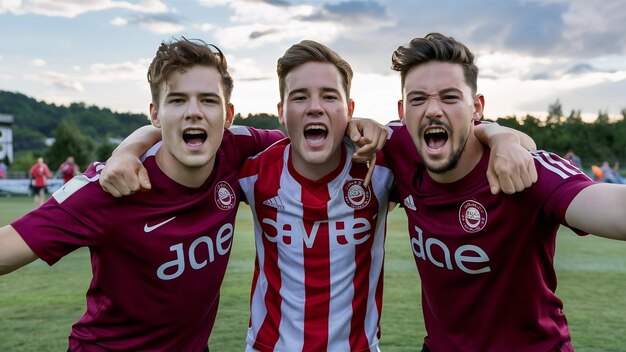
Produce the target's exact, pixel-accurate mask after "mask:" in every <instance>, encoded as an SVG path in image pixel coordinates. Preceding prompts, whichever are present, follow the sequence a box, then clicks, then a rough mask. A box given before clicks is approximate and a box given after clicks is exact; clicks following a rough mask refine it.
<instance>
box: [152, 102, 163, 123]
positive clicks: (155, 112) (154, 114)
mask: <svg viewBox="0 0 626 352" xmlns="http://www.w3.org/2000/svg"><path fill="white" fill-rule="evenodd" d="M150 122H152V126H154V127H156V128H161V121H160V120H159V108H157V106H156V105H154V103H150Z"/></svg>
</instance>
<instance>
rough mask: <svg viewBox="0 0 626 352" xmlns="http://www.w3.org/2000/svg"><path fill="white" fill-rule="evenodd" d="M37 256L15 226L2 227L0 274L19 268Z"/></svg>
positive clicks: (0, 237) (0, 236) (0, 229)
mask: <svg viewBox="0 0 626 352" xmlns="http://www.w3.org/2000/svg"><path fill="white" fill-rule="evenodd" d="M37 258H38V257H37V255H35V253H34V252H33V251H32V250H31V249H30V247H29V246H28V245H27V244H26V242H24V240H23V239H22V236H20V235H19V233H17V231H15V229H14V228H13V226H11V225H7V226H4V227H2V228H0V275H4V274H8V273H10V272H12V271H13V270H16V269H19V268H21V267H23V266H24V265H26V264H28V263H30V262H32V261H34V260H35V259H37Z"/></svg>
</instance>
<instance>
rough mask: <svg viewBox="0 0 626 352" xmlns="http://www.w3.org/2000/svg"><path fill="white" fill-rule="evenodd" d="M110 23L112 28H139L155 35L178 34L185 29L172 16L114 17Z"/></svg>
mask: <svg viewBox="0 0 626 352" xmlns="http://www.w3.org/2000/svg"><path fill="white" fill-rule="evenodd" d="M110 23H111V24H112V25H114V26H128V25H133V26H139V27H141V28H143V29H145V30H147V31H149V32H152V33H157V34H172V33H179V32H182V31H184V30H185V29H186V27H185V25H183V24H181V23H180V21H179V20H178V18H177V17H175V16H173V15H152V16H137V17H125V18H124V17H115V18H114V19H112V20H111V22H110Z"/></svg>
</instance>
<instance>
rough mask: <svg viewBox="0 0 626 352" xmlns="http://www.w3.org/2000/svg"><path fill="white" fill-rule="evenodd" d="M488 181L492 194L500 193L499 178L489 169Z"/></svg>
mask: <svg viewBox="0 0 626 352" xmlns="http://www.w3.org/2000/svg"><path fill="white" fill-rule="evenodd" d="M487 181H488V182H489V189H490V190H491V194H494V195H495V194H498V193H500V182H498V177H497V176H496V174H495V173H494V172H493V171H491V168H488V169H487Z"/></svg>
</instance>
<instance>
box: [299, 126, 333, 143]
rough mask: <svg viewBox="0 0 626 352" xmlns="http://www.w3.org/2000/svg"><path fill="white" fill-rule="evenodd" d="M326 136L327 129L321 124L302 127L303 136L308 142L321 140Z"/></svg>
mask: <svg viewBox="0 0 626 352" xmlns="http://www.w3.org/2000/svg"><path fill="white" fill-rule="evenodd" d="M327 136H328V129H327V128H326V126H324V125H321V124H312V125H308V126H306V127H305V128H304V138H305V139H306V140H307V141H308V142H321V141H323V140H325V139H326V137H327Z"/></svg>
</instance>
